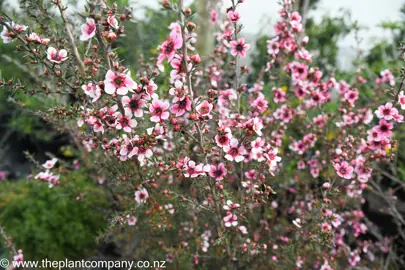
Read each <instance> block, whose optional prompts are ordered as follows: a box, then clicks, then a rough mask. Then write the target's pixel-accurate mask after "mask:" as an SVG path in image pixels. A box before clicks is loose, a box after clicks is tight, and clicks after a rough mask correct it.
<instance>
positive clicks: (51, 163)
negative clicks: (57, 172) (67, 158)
mask: <svg viewBox="0 0 405 270" xmlns="http://www.w3.org/2000/svg"><path fill="white" fill-rule="evenodd" d="M56 162H58V159H57V158H53V159H51V160H47V161H46V162H45V163H44V164H43V165H42V167H44V168H45V169H48V170H49V169H52V168H53V166H55V164H56Z"/></svg>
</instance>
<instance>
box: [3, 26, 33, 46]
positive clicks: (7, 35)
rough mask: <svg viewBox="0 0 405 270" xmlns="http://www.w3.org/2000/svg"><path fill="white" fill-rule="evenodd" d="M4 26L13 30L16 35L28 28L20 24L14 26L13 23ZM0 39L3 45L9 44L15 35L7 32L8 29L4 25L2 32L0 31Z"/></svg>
mask: <svg viewBox="0 0 405 270" xmlns="http://www.w3.org/2000/svg"><path fill="white" fill-rule="evenodd" d="M6 24H7V25H8V26H9V27H11V28H13V30H14V31H16V32H17V33H22V32H24V31H25V30H27V28H28V26H25V25H22V24H15V23H14V22H11V23H8V22H6ZM0 37H1V39H2V40H3V42H4V43H10V42H11V41H12V40H13V39H14V38H15V34H14V32H12V31H9V30H8V28H7V27H6V26H5V25H3V31H1V33H0Z"/></svg>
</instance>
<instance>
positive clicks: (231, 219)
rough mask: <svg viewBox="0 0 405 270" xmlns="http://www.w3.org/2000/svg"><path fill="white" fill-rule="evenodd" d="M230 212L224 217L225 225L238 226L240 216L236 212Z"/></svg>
mask: <svg viewBox="0 0 405 270" xmlns="http://www.w3.org/2000/svg"><path fill="white" fill-rule="evenodd" d="M228 213H229V214H228V215H227V216H225V217H224V218H223V220H224V225H225V227H228V228H229V227H232V226H234V227H235V226H237V225H238V217H237V216H236V215H235V214H232V213H231V212H228Z"/></svg>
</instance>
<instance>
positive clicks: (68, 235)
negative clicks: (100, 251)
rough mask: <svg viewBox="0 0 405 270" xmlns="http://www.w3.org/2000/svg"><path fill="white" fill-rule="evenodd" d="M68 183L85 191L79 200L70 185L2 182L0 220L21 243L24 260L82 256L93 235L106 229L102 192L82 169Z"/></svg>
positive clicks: (89, 250) (87, 251)
mask: <svg viewBox="0 0 405 270" xmlns="http://www.w3.org/2000/svg"><path fill="white" fill-rule="evenodd" d="M73 179H74V180H73ZM66 181H75V184H76V185H75V186H74V188H75V189H76V190H77V189H80V191H81V192H82V193H85V194H86V195H85V197H84V198H83V199H82V200H83V201H80V200H77V199H76V197H75V196H74V193H76V192H72V190H71V187H68V186H64V187H62V188H59V189H58V190H54V189H49V188H48V187H47V185H46V184H45V183H43V184H38V183H36V182H32V181H27V180H20V181H17V182H9V181H1V182H0V188H1V192H0V209H1V213H0V224H1V225H2V226H3V227H4V229H5V230H7V232H8V234H9V235H11V236H13V238H12V239H13V242H14V243H15V244H16V245H18V246H24V256H25V258H26V259H28V260H30V259H31V260H33V259H37V260H39V259H44V258H47V259H49V260H64V259H65V258H69V259H80V258H83V257H85V256H88V255H89V254H91V253H92V252H93V251H94V248H95V247H96V241H95V238H96V236H97V234H98V233H99V232H100V231H101V230H103V229H104V228H105V220H104V218H103V215H102V213H101V212H100V209H102V208H103V207H106V206H107V203H106V201H105V198H103V197H104V194H103V192H102V190H100V188H98V187H97V186H95V185H93V184H91V182H90V181H89V180H88V179H87V178H85V176H84V174H83V173H82V172H80V171H79V172H76V173H74V174H71V175H70V176H69V178H67V179H66ZM3 252H5V250H4V249H3Z"/></svg>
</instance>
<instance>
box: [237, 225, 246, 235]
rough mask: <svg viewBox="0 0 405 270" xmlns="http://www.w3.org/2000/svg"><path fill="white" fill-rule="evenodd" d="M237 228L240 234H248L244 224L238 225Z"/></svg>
mask: <svg viewBox="0 0 405 270" xmlns="http://www.w3.org/2000/svg"><path fill="white" fill-rule="evenodd" d="M238 230H239V232H240V233H241V234H248V230H247V228H246V227H245V226H239V227H238Z"/></svg>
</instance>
